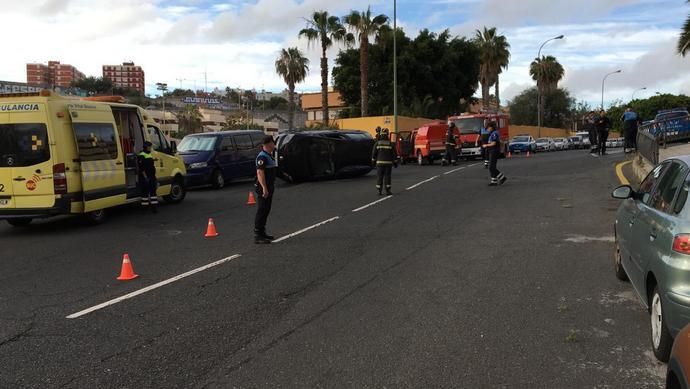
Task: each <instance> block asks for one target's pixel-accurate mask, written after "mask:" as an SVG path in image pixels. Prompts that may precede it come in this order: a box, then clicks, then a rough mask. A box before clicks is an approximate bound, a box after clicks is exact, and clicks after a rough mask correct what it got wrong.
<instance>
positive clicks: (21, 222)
mask: <svg viewBox="0 0 690 389" xmlns="http://www.w3.org/2000/svg"><path fill="white" fill-rule="evenodd" d="M32 220H33V219H32V218H30V217H22V218H19V219H7V222H8V223H9V224H10V225H11V226H12V227H26V226H28V225H29V224H31V221H32Z"/></svg>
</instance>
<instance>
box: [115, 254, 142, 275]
mask: <svg viewBox="0 0 690 389" xmlns="http://www.w3.org/2000/svg"><path fill="white" fill-rule="evenodd" d="M137 277H139V275H138V274H134V268H133V267H132V261H130V260H129V255H128V254H125V255H124V256H123V257H122V270H120V276H119V277H117V279H118V280H120V281H129V280H133V279H135V278H137Z"/></svg>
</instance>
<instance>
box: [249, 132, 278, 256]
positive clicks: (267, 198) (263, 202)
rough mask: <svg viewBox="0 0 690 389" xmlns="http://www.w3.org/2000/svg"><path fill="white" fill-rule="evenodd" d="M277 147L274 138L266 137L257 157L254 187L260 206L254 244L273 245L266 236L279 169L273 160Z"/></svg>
mask: <svg viewBox="0 0 690 389" xmlns="http://www.w3.org/2000/svg"><path fill="white" fill-rule="evenodd" d="M275 146H276V145H275V141H274V140H273V137H271V136H266V137H264V139H263V146H262V148H261V151H260V152H259V155H257V157H256V183H255V184H254V186H255V191H256V194H257V196H256V197H257V200H256V203H257V205H258V206H257V208H256V217H255V218H254V243H257V244H260V243H271V241H272V240H273V239H274V238H273V237H272V236H270V235H268V234H266V221H267V220H268V214H269V213H270V212H271V205H272V203H273V193H274V191H275V180H276V170H277V167H278V165H277V164H276V161H275V159H274V158H273V151H274V150H275Z"/></svg>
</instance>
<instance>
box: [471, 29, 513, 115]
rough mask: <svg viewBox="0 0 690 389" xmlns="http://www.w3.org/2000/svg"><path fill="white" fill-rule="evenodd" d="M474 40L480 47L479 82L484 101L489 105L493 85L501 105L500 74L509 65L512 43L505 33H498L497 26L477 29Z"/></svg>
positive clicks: (498, 102)
mask: <svg viewBox="0 0 690 389" xmlns="http://www.w3.org/2000/svg"><path fill="white" fill-rule="evenodd" d="M474 42H475V43H476V45H477V46H478V47H479V56H480V63H481V65H480V68H479V82H480V83H481V84H482V102H483V105H484V107H488V105H489V94H490V92H489V91H490V89H491V85H495V86H496V104H497V107H498V106H500V101H501V100H500V95H499V90H498V88H499V83H498V78H499V74H501V72H503V69H505V68H507V67H508V62H509V61H510V50H509V49H510V44H509V43H508V40H507V39H506V37H505V36H504V35H498V33H497V32H496V27H491V28H487V27H484V30H476V31H475V36H474Z"/></svg>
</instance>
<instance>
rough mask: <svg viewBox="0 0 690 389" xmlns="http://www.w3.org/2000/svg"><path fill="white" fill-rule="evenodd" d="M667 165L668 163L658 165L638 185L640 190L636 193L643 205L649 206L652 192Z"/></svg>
mask: <svg viewBox="0 0 690 389" xmlns="http://www.w3.org/2000/svg"><path fill="white" fill-rule="evenodd" d="M669 164H670V162H665V163H662V164H661V165H658V166H657V167H655V168H654V170H652V171H651V172H650V173H649V174H648V175H647V178H645V179H644V181H642V183H641V184H640V190H638V191H637V192H638V194H639V196H640V197H639V198H640V200H641V201H642V202H643V203H645V204H647V205H649V204H650V203H649V200H650V198H651V197H652V190H654V187H655V186H656V183H657V182H658V181H659V178H660V177H661V176H662V174H663V173H664V171H665V170H666V168H667V167H668V165H669Z"/></svg>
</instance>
